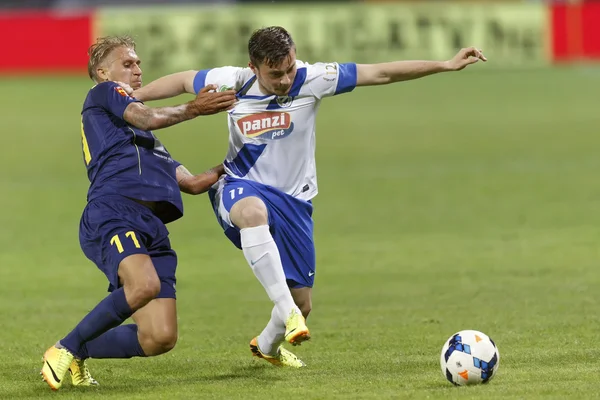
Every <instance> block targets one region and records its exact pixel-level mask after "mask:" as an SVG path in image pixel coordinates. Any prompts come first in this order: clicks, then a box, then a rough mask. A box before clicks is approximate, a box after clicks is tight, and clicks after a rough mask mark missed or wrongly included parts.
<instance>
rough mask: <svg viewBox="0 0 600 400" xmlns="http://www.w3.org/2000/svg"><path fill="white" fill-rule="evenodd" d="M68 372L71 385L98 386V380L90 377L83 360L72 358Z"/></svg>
mask: <svg viewBox="0 0 600 400" xmlns="http://www.w3.org/2000/svg"><path fill="white" fill-rule="evenodd" d="M69 372H70V373H71V382H72V383H73V386H98V381H96V380H95V379H94V378H92V375H91V374H90V370H89V369H88V366H87V364H86V362H85V360H80V359H77V358H74V359H73V361H72V362H71V366H70V367H69Z"/></svg>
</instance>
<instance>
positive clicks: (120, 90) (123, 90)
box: [115, 86, 128, 97]
mask: <svg viewBox="0 0 600 400" xmlns="http://www.w3.org/2000/svg"><path fill="white" fill-rule="evenodd" d="M115 90H116V91H117V93H119V94H120V95H121V96H123V97H127V96H128V95H127V92H126V91H125V89H123V88H122V87H121V86H115Z"/></svg>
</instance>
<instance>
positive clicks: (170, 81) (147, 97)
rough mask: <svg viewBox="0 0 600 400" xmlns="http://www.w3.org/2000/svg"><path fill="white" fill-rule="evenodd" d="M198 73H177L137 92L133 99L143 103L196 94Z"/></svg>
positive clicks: (134, 93)
mask: <svg viewBox="0 0 600 400" xmlns="http://www.w3.org/2000/svg"><path fill="white" fill-rule="evenodd" d="M197 73H198V71H183V72H176V73H174V74H171V75H166V76H163V77H162V78H158V79H157V80H155V81H152V82H150V83H149V84H147V85H145V86H142V87H141V88H139V89H137V90H135V91H134V92H133V94H131V96H132V97H135V98H136V99H138V100H141V101H151V100H161V99H169V98H171V97H175V96H179V95H180V94H184V93H191V94H195V93H196V92H194V77H195V76H196V74H197Z"/></svg>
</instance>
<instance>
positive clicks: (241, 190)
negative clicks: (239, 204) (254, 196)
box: [229, 187, 244, 200]
mask: <svg viewBox="0 0 600 400" xmlns="http://www.w3.org/2000/svg"><path fill="white" fill-rule="evenodd" d="M237 191H238V193H237V194H238V196H240V195H241V194H242V193H244V188H243V187H239V188H237ZM229 193H230V194H231V200H233V199H235V189H232V190H230V191H229Z"/></svg>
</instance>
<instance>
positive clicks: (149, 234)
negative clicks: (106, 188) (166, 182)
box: [79, 196, 177, 299]
mask: <svg viewBox="0 0 600 400" xmlns="http://www.w3.org/2000/svg"><path fill="white" fill-rule="evenodd" d="M79 243H80V244H81V249H82V250H83V253H84V254H85V255H86V257H87V258H89V259H90V260H92V261H93V262H94V263H95V264H96V265H97V266H98V268H99V269H100V270H101V271H102V272H103V273H104V275H106V277H107V278H108V281H109V287H108V291H109V292H112V291H113V290H115V289H117V288H118V287H119V286H120V284H119V275H118V270H119V263H120V262H121V261H122V260H123V259H124V258H125V257H128V256H130V255H132V254H147V255H149V256H150V257H151V258H152V263H153V264H154V268H156V272H157V274H158V277H159V278H160V283H161V289H160V293H159V295H158V296H157V298H171V299H174V298H175V283H176V279H175V270H176V269H177V255H176V254H175V251H174V250H173V249H171V242H170V241H169V231H168V230H167V227H166V226H165V224H164V223H163V222H162V221H161V220H160V219H159V218H158V217H157V216H156V215H154V214H153V213H152V211H151V210H150V209H149V208H147V207H145V206H143V205H141V204H139V203H136V202H135V201H133V200H131V199H128V198H127V197H123V196H104V197H100V198H97V199H94V200H92V201H90V202H89V203H88V204H87V206H86V207H85V209H84V210H83V215H82V216H81V222H80V223H79Z"/></svg>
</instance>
